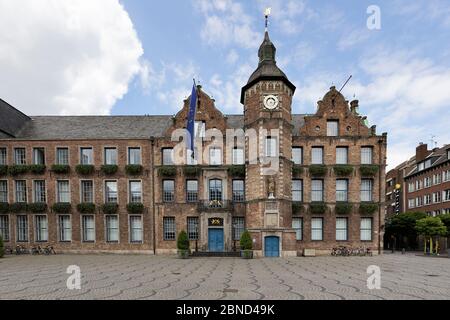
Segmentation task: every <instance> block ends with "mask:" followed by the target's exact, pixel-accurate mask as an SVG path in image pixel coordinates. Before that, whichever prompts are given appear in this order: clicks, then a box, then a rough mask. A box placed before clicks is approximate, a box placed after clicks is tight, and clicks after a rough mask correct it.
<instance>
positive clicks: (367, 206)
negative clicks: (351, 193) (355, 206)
mask: <svg viewBox="0 0 450 320" xmlns="http://www.w3.org/2000/svg"><path fill="white" fill-rule="evenodd" d="M377 210H378V204H376V203H373V202H368V203H366V202H362V203H361V204H360V205H359V213H361V214H374V213H375V212H376V211H377Z"/></svg>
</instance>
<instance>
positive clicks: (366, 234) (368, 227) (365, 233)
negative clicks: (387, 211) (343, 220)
mask: <svg viewBox="0 0 450 320" xmlns="http://www.w3.org/2000/svg"><path fill="white" fill-rule="evenodd" d="M361 241H372V218H361Z"/></svg>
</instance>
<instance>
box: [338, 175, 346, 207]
mask: <svg viewBox="0 0 450 320" xmlns="http://www.w3.org/2000/svg"><path fill="white" fill-rule="evenodd" d="M347 201H348V180H345V179H340V180H336V202H347Z"/></svg>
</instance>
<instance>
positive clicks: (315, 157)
mask: <svg viewBox="0 0 450 320" xmlns="http://www.w3.org/2000/svg"><path fill="white" fill-rule="evenodd" d="M319 151H320V152H319ZM319 153H320V154H319ZM319 156H320V159H319ZM311 164H324V148H323V147H312V148H311Z"/></svg>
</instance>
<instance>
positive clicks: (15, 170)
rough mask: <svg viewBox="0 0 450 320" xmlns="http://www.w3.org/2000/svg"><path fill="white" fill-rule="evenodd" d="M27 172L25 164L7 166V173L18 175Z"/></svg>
mask: <svg viewBox="0 0 450 320" xmlns="http://www.w3.org/2000/svg"><path fill="white" fill-rule="evenodd" d="M27 172H28V166H27V165H13V166H9V167H8V173H9V174H10V175H12V176H18V175H20V174H25V173H27Z"/></svg>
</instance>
